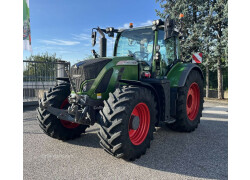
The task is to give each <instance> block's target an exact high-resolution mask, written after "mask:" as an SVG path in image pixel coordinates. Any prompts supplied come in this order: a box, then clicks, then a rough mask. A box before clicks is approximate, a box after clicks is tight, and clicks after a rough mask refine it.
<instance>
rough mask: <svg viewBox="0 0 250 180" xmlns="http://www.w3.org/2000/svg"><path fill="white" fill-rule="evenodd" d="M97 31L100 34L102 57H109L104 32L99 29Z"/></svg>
mask: <svg viewBox="0 0 250 180" xmlns="http://www.w3.org/2000/svg"><path fill="white" fill-rule="evenodd" d="M97 31H98V32H99V33H100V35H101V37H100V57H106V56H107V39H106V37H105V34H104V33H103V31H102V30H101V29H100V28H99V27H98V28H97Z"/></svg>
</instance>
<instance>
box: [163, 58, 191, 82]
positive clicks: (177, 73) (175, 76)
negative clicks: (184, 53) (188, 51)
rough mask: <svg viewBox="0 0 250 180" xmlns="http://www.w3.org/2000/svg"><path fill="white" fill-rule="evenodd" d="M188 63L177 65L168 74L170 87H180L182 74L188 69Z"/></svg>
mask: <svg viewBox="0 0 250 180" xmlns="http://www.w3.org/2000/svg"><path fill="white" fill-rule="evenodd" d="M187 66H188V63H182V62H179V63H177V64H175V65H174V66H173V67H172V68H171V70H170V71H169V72H168V74H167V79H168V80H170V87H178V85H179V81H180V77H181V74H182V72H183V71H184V70H185V69H186V67H187Z"/></svg>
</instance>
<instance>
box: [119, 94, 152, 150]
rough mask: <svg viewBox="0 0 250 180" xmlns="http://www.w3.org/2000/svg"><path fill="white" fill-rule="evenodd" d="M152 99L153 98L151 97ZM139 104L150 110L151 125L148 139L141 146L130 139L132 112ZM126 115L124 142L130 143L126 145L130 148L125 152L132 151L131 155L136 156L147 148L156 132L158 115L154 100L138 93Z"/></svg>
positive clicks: (128, 107)
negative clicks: (135, 154)
mask: <svg viewBox="0 0 250 180" xmlns="http://www.w3.org/2000/svg"><path fill="white" fill-rule="evenodd" d="M151 98H152V97H151ZM139 103H145V104H146V105H147V107H148V109H149V112H150V125H149V129H148V133H147V136H146V138H145V139H144V141H143V142H142V143H141V144H140V145H134V144H133V143H132V142H131V140H130V138H129V119H130V116H131V114H132V111H133V109H134V107H135V106H136V105H137V104H139ZM126 112H127V113H126V115H125V116H124V118H123V121H124V124H123V126H124V127H123V131H122V134H123V135H122V141H124V142H128V143H126V144H127V145H128V146H129V147H126V149H124V151H130V152H128V153H129V154H130V153H131V154H134V153H136V152H137V151H138V150H140V149H141V150H142V151H143V149H145V148H147V147H148V145H149V143H150V141H151V138H152V133H153V131H154V124H155V123H154V119H156V115H155V110H154V107H153V105H152V99H149V97H148V96H147V97H144V96H143V97H142V94H141V93H138V92H137V93H136V94H135V98H133V99H131V102H130V104H129V106H127V108H126Z"/></svg>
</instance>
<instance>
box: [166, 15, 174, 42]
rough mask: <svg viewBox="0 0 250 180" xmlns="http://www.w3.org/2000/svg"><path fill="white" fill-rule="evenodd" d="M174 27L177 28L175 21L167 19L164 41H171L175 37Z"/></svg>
mask: <svg viewBox="0 0 250 180" xmlns="http://www.w3.org/2000/svg"><path fill="white" fill-rule="evenodd" d="M174 27H175V22H174V20H173V19H170V18H169V17H167V19H166V21H165V27H164V31H165V35H164V40H166V39H169V38H171V37H173V36H174V35H175V32H174Z"/></svg>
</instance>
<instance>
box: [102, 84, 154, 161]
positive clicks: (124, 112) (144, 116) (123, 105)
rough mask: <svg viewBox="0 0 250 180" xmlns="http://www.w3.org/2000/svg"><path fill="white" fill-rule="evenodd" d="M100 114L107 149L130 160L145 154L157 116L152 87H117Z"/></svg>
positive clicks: (116, 155)
mask: <svg viewBox="0 0 250 180" xmlns="http://www.w3.org/2000/svg"><path fill="white" fill-rule="evenodd" d="M100 114H101V120H100V131H99V132H98V136H99V138H100V145H101V146H102V147H103V148H104V150H105V151H106V152H108V153H110V154H111V155H113V156H115V157H117V158H123V159H125V160H131V161H133V160H135V159H136V158H139V157H140V156H141V155H143V154H145V153H146V150H147V148H149V147H150V141H151V140H152V139H153V132H154V131H155V126H154V125H155V122H156V115H157V110H156V102H155V98H154V95H153V94H152V92H151V91H150V90H148V89H146V88H143V87H136V86H124V87H122V88H118V89H116V90H115V92H114V93H110V94H109V98H108V100H107V101H104V108H103V110H101V111H100Z"/></svg>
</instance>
